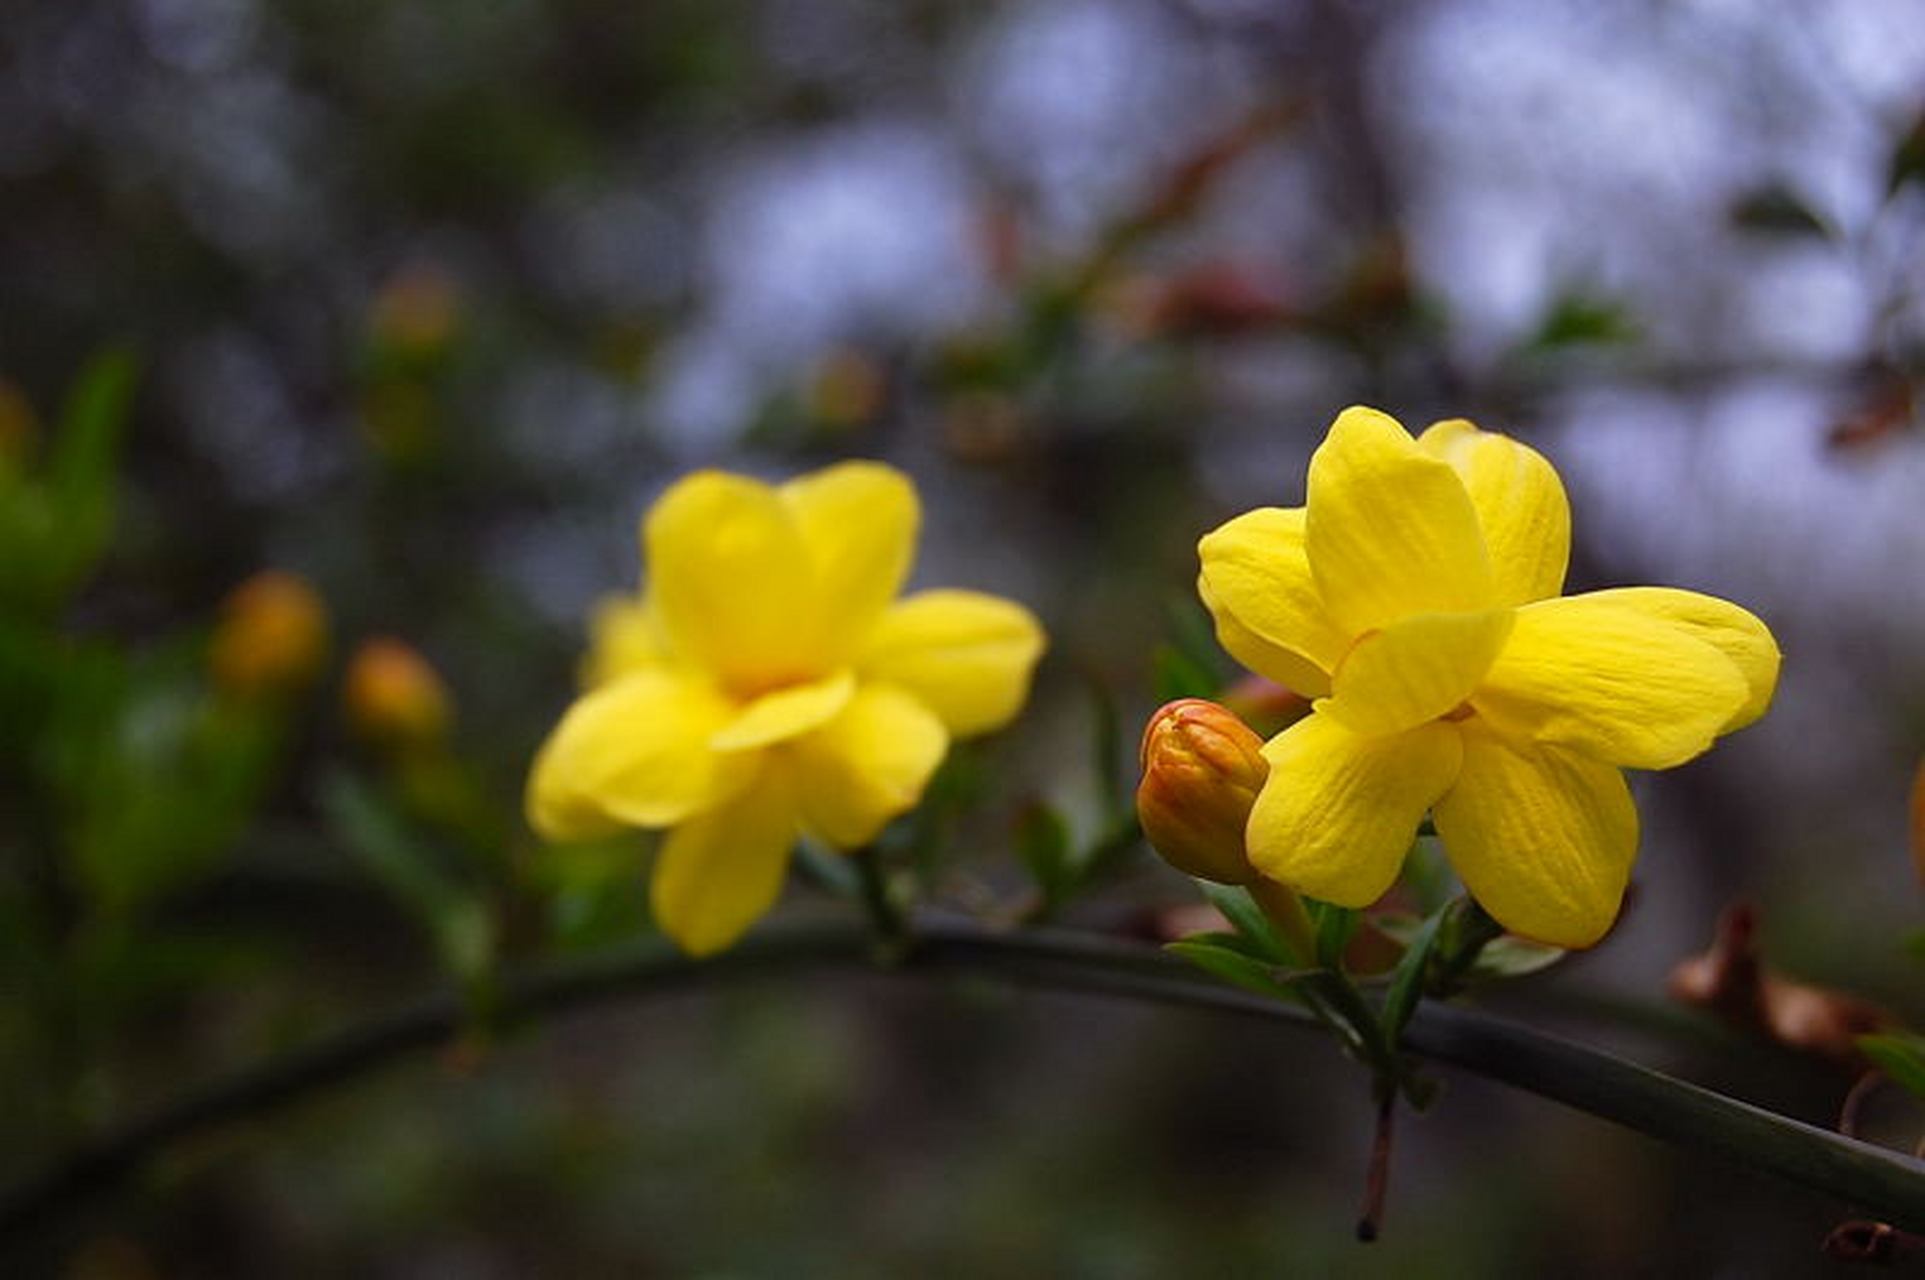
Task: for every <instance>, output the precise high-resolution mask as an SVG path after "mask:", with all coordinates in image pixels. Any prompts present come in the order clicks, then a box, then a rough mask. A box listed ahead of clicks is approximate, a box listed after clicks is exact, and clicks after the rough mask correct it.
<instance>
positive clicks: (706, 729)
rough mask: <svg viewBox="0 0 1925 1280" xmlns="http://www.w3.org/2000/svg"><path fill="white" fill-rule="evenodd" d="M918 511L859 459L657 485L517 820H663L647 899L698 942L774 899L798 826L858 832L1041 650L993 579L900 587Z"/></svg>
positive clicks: (828, 834) (911, 786) (854, 842)
mask: <svg viewBox="0 0 1925 1280" xmlns="http://www.w3.org/2000/svg"><path fill="white" fill-rule="evenodd" d="M920 518H921V512H920V507H919V504H918V502H917V498H916V491H915V488H914V486H912V485H911V484H910V482H909V480H908V478H907V477H905V476H903V475H902V474H901V473H900V472H898V471H895V470H894V469H892V468H890V467H886V466H883V465H881V464H879V463H872V462H848V463H842V464H840V465H837V466H832V467H829V468H827V469H825V470H822V471H817V472H814V473H812V474H809V475H805V476H802V477H800V478H799V479H795V480H791V481H789V482H788V483H787V484H782V485H776V486H771V485H767V484H764V483H762V482H761V481H759V480H753V479H750V478H748V477H746V476H738V475H730V474H727V473H724V472H720V471H704V472H699V473H697V474H695V475H692V476H688V477H686V478H685V479H683V480H681V481H680V482H678V483H677V484H675V485H673V486H672V487H671V488H670V489H669V490H668V492H666V493H665V494H663V495H662V497H661V499H660V500H659V501H658V502H656V504H655V506H654V507H653V509H651V510H650V511H649V513H648V515H647V516H646V518H645V519H644V520H643V523H642V557H643V560H644V565H645V583H644V591H643V593H642V595H641V596H639V597H637V598H634V599H630V600H621V601H616V602H613V603H611V604H609V605H606V606H604V608H603V609H602V610H601V611H600V613H599V614H598V615H597V617H596V618H595V620H594V624H593V633H594V634H593V640H594V645H593V652H592V653H591V654H590V656H589V659H588V662H587V663H586V665H585V668H584V671H583V677H584V681H585V682H586V683H587V685H588V686H589V687H588V691H587V692H586V693H584V694H583V695H582V696H581V697H580V698H579V699H578V700H577V701H576V702H575V704H574V705H573V706H571V707H570V708H569V709H568V712H567V714H566V715H564V716H563V717H562V719H561V722H560V724H558V725H557V726H556V727H555V730H554V732H553V733H552V734H550V735H549V738H548V741H547V742H546V743H545V744H544V745H543V747H542V748H541V751H540V754H539V755H538V756H537V757H536V759H535V765H534V770H533V773H532V774H531V776H530V779H529V786H528V815H529V820H530V821H531V822H532V823H533V825H534V827H535V829H536V830H537V831H539V832H540V833H541V834H542V835H543V836H545V837H547V838H549V839H551V840H572V839H585V838H590V837H593V836H598V835H606V834H609V833H612V832H614V831H617V830H620V829H622V828H624V827H650V828H668V829H669V835H668V838H667V840H666V841H665V842H664V843H663V847H662V851H661V855H660V857H659V859H658V860H657V861H656V864H655V870H654V875H653V879H652V882H651V887H650V896H651V899H652V905H653V908H654V912H655V917H656V920H657V921H658V922H659V923H660V924H661V926H662V928H663V930H664V931H665V932H667V933H668V934H669V936H670V937H672V938H674V939H675V941H676V942H677V943H678V944H680V945H681V946H682V948H683V949H684V950H687V951H689V952H691V953H694V954H698V955H699V954H707V953H710V952H714V951H718V950H721V949H722V948H724V947H726V946H728V945H729V944H730V943H732V942H734V941H735V940H736V938H738V937H740V936H741V934H742V932H743V931H744V930H745V929H747V928H748V927H749V926H750V925H751V924H753V923H754V922H755V921H756V920H757V919H758V918H759V917H760V916H762V915H763V913H765V912H766V911H768V909H769V908H770V907H771V906H772V905H773V904H774V902H775V899H776V896H777V894H778V893H779V892H780V890H781V887H782V881H783V877H784V873H785V871H786V869H787V867H788V860H789V854H790V851H791V850H792V848H793V847H794V844H795V840H796V836H797V834H798V832H801V831H807V832H809V833H811V834H813V835H814V836H816V837H817V838H819V839H821V840H822V841H824V842H825V843H827V844H829V845H832V846H834V847H836V848H839V849H855V848H860V847H861V846H863V845H866V844H868V843H869V842H870V841H872V840H874V839H875V837H876V835H877V833H878V832H879V831H880V830H881V829H882V827H883V825H884V824H885V823H887V822H888V821H889V820H890V819H891V818H894V817H896V816H897V815H898V814H901V813H903V812H905V811H907V810H908V809H910V808H911V807H912V806H914V805H915V803H916V801H917V800H918V799H920V798H921V796H922V792H923V788H924V787H925V785H927V783H928V781H929V777H930V775H931V774H932V773H934V772H935V769H936V766H937V765H938V764H939V763H941V761H942V758H943V755H944V754H945V753H946V752H947V750H948V748H949V742H950V740H951V739H952V738H959V737H967V736H969V735H972V734H979V733H985V732H988V731H989V730H992V729H996V728H1000V727H1001V726H1002V725H1004V724H1006V723H1008V722H1009V721H1010V720H1011V719H1012V718H1014V716H1015V714H1016V712H1017V710H1018V709H1019V708H1020V707H1021V706H1022V703H1023V699H1024V697H1025V696H1026V694H1027V692H1028V688H1029V679H1030V673H1031V670H1032V669H1033V668H1034V666H1035V664H1036V660H1037V658H1038V657H1039V656H1040V655H1041V654H1042V651H1043V632H1042V629H1041V627H1039V626H1038V625H1037V622H1036V620H1035V618H1034V617H1032V616H1031V615H1030V613H1029V611H1028V610H1026V609H1024V608H1022V607H1021V606H1020V605H1017V604H1014V603H1012V602H1010V601H1007V600H1002V599H999V598H997V597H995V596H989V595H983V594H980V593H977V592H972V591H948V590H943V591H922V592H918V593H915V594H913V595H909V596H905V597H903V598H901V599H898V598H897V593H898V591H900V590H901V587H902V584H903V579H904V578H905V577H907V575H908V572H909V567H910V562H911V560H912V559H913V558H914V553H915V541H916V533H917V526H918V524H919V522H920Z"/></svg>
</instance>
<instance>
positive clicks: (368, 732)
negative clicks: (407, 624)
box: [343, 636, 453, 747]
mask: <svg viewBox="0 0 1925 1280" xmlns="http://www.w3.org/2000/svg"><path fill="white" fill-rule="evenodd" d="M343 697H344V699H345V701H346V703H347V713H348V722H349V723H350V724H352V725H353V726H354V728H355V729H356V730H357V731H359V732H360V733H362V734H363V735H365V736H366V737H368V738H369V739H371V740H373V741H375V742H378V743H380V744H382V745H384V746H390V747H423V746H430V745H433V744H434V743H436V742H438V741H440V740H441V738H442V737H444V736H445V735H446V734H447V732H448V723H449V721H450V720H451V719H452V718H453V707H452V699H450V697H449V695H448V686H447V685H446V684H445V683H443V682H442V679H441V677H440V675H439V674H437V673H436V671H435V669H434V668H433V667H431V666H429V665H428V660H427V659H426V658H423V657H422V656H421V655H420V654H419V653H417V652H416V651H415V650H414V649H412V648H410V647H409V646H408V645H406V644H403V643H402V642H401V641H399V640H396V639H394V638H392V637H390V636H377V637H375V638H374V639H372V640H368V641H365V642H364V643H363V644H362V645H361V647H360V649H359V650H357V651H356V652H355V655H354V660H353V661H352V662H350V663H349V664H348V675H347V686H346V689H345V691H344V693H343Z"/></svg>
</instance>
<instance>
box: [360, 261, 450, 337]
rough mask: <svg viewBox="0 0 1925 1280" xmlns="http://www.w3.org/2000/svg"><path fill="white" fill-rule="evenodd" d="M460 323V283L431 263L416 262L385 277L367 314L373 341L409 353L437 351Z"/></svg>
mask: <svg viewBox="0 0 1925 1280" xmlns="http://www.w3.org/2000/svg"><path fill="white" fill-rule="evenodd" d="M460 322H461V286H460V284H459V283H458V282H457V281H456V280H455V278H454V277H453V276H451V275H449V274H448V273H447V272H446V271H444V270H442V269H441V268H440V267H437V266H434V265H433V264H431V263H416V264H414V265H412V266H408V267H404V268H402V269H401V270H400V271H398V272H396V273H395V274H394V275H393V276H391V277H389V278H388V280H387V282H386V283H385V284H383V285H382V286H381V290H380V292H379V293H377V294H375V296H374V304H373V306H372V307H370V308H369V313H368V328H369V329H370V330H371V331H372V333H373V335H374V339H375V341H376V342H377V343H379V344H380V345H382V346H383V347H387V348H390V349H392V350H395V351H399V352H402V353H404V354H407V355H411V356H428V355H433V354H435V353H436V352H438V351H440V350H441V349H442V348H443V347H445V346H446V345H447V344H448V341H449V339H450V338H452V337H453V336H454V333H455V329H456V327H457V326H458V325H459V324H460Z"/></svg>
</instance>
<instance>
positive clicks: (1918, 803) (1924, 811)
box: [1912, 760, 1925, 881]
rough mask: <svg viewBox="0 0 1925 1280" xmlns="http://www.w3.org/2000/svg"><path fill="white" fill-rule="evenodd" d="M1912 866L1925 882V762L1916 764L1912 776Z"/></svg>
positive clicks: (1921, 761)
mask: <svg viewBox="0 0 1925 1280" xmlns="http://www.w3.org/2000/svg"><path fill="white" fill-rule="evenodd" d="M1912 866H1914V867H1916V868H1917V869H1918V878H1919V879H1920V880H1921V881H1925V760H1920V761H1919V762H1918V772H1917V773H1915V774H1913V775H1912Z"/></svg>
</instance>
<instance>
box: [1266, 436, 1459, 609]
mask: <svg viewBox="0 0 1925 1280" xmlns="http://www.w3.org/2000/svg"><path fill="white" fill-rule="evenodd" d="M1309 489H1310V498H1309V503H1308V505H1307V512H1308V516H1307V522H1306V526H1305V529H1304V543H1305V550H1306V551H1307V552H1308V554H1309V559H1310V571H1311V574H1312V576H1313V577H1314V578H1315V579H1316V584H1317V592H1318V594H1319V595H1320V596H1321V597H1322V598H1323V602H1324V605H1325V606H1326V607H1327V608H1328V609H1329V611H1330V616H1331V617H1332V618H1333V619H1335V620H1336V622H1337V623H1338V624H1339V625H1340V626H1341V627H1342V628H1343V629H1344V630H1345V631H1346V632H1347V633H1348V634H1349V635H1351V636H1357V635H1361V634H1362V633H1364V632H1365V631H1370V630H1373V629H1375V628H1378V627H1383V626H1386V625H1388V624H1390V623H1392V622H1395V621H1397V620H1398V619H1399V618H1404V617H1408V616H1409V615H1411V614H1413V613H1468V612H1475V611H1477V610H1481V609H1488V608H1490V607H1491V606H1492V605H1493V604H1495V603H1497V595H1496V589H1495V587H1494V585H1493V580H1492V577H1491V566H1490V557H1489V555H1488V553H1487V552H1486V551H1485V549H1484V535H1483V533H1482V532H1481V531H1480V530H1479V528H1478V524H1477V511H1476V509H1475V508H1474V507H1472V506H1471V500H1470V495H1469V494H1468V493H1466V492H1465V490H1464V483H1463V481H1462V480H1460V479H1458V477H1457V472H1456V471H1454V470H1452V468H1451V466H1450V464H1448V463H1446V462H1442V461H1440V460H1438V459H1437V458H1434V457H1432V456H1431V455H1430V454H1428V453H1426V452H1425V451H1424V450H1422V449H1420V448H1418V447H1417V442H1416V441H1415V440H1412V439H1411V438H1410V435H1409V433H1408V432H1406V431H1405V430H1404V429H1403V428H1402V427H1401V426H1399V425H1397V422H1396V421H1395V420H1394V419H1392V418H1390V417H1388V416H1386V415H1385V414H1382V413H1379V412H1377V411H1376V410H1375V409H1365V408H1351V409H1345V410H1344V411H1343V413H1341V414H1339V415H1338V417H1337V420H1336V422H1334V423H1333V424H1331V427H1330V434H1329V436H1328V437H1326V438H1325V440H1324V442H1323V444H1321V445H1320V446H1318V448H1317V452H1316V453H1315V454H1314V455H1312V457H1311V459H1310V485H1309Z"/></svg>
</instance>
